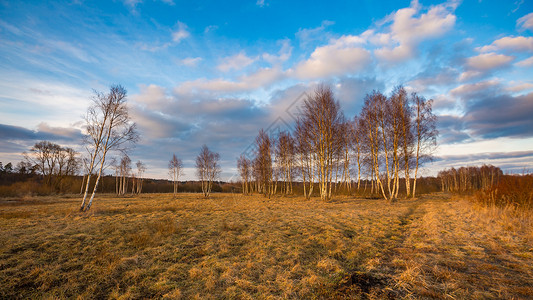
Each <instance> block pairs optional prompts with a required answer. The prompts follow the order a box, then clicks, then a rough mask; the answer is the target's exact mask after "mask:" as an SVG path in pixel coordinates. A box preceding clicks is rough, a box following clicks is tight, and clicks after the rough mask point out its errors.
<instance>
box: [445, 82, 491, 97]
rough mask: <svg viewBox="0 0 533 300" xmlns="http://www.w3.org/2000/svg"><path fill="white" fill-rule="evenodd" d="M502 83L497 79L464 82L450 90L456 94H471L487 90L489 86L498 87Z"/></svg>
mask: <svg viewBox="0 0 533 300" xmlns="http://www.w3.org/2000/svg"><path fill="white" fill-rule="evenodd" d="M499 84H500V82H499V81H497V80H488V81H481V82H476V83H472V84H463V85H460V86H458V87H456V88H454V89H453V90H451V91H450V94H451V95H454V96H465V95H471V94H474V93H477V92H480V91H485V90H487V89H489V88H493V87H497V86H498V85H499Z"/></svg>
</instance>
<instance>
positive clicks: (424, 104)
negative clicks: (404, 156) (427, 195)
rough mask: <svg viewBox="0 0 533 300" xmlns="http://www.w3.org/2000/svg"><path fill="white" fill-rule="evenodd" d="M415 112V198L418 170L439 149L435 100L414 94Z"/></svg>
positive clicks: (412, 97)
mask: <svg viewBox="0 0 533 300" xmlns="http://www.w3.org/2000/svg"><path fill="white" fill-rule="evenodd" d="M411 99H412V100H411V101H412V102H413V106H414V112H415V120H414V126H415V131H414V132H415V138H416V163H415V174H414V182H413V198H414V197H415V195H416V179H417V175H418V168H419V166H420V165H421V164H423V163H424V162H425V161H427V160H429V159H431V155H432V153H433V152H434V151H435V148H436V147H437V135H438V131H437V129H436V127H437V126H436V123H437V117H436V116H435V115H434V114H433V100H426V99H425V98H424V97H421V96H418V95H417V94H416V93H413V94H412V96H411Z"/></svg>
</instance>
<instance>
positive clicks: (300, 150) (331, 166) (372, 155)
mask: <svg viewBox="0 0 533 300" xmlns="http://www.w3.org/2000/svg"><path fill="white" fill-rule="evenodd" d="M432 103H433V102H432V100H426V99H425V98H424V97H421V96H419V95H418V94H416V93H411V94H408V93H407V92H406V90H405V89H404V88H403V87H401V86H399V87H397V88H395V90H394V91H393V93H392V94H391V95H390V96H389V97H387V96H385V95H384V94H382V93H381V92H379V91H374V92H372V93H371V94H368V95H366V97H365V100H364V105H363V108H362V111H361V113H360V114H359V115H356V116H353V117H351V118H346V117H345V115H344V113H343V111H342V110H341V107H340V104H339V102H338V101H337V100H335V97H334V94H333V92H332V90H331V88H330V87H328V86H325V85H321V86H319V87H318V88H317V89H316V90H315V91H314V93H313V94H312V95H310V96H308V97H307V98H306V99H305V100H304V103H303V105H302V107H301V111H300V114H299V115H298V117H297V120H296V129H295V130H294V131H293V132H288V131H284V132H265V131H264V130H262V129H261V130H260V131H259V135H258V136H257V138H256V141H255V151H254V153H253V155H252V157H248V156H246V155H244V154H243V155H241V157H239V159H238V161H237V168H238V170H239V173H240V176H241V181H242V190H243V193H245V194H248V193H253V192H257V193H261V194H263V195H265V196H266V197H270V196H271V195H273V194H275V193H277V192H278V188H279V192H281V193H282V194H292V193H294V189H293V185H294V182H295V181H299V182H301V183H302V191H301V192H302V193H303V195H304V196H305V197H306V198H309V197H311V196H312V195H313V193H314V192H315V189H318V194H319V195H320V197H321V198H322V199H324V200H327V199H330V198H331V196H332V194H336V193H340V192H342V193H349V194H351V193H353V192H360V190H361V188H362V185H361V183H362V181H363V180H365V183H368V184H369V185H370V187H369V189H370V194H379V195H381V196H382V197H383V198H385V199H387V200H389V201H393V200H394V199H396V198H398V195H399V194H400V192H403V195H404V196H405V197H409V196H412V197H414V196H415V195H416V187H417V178H418V169H419V167H420V166H421V165H422V164H423V163H424V162H426V161H427V160H428V159H430V158H431V154H432V151H433V150H434V149H435V147H436V138H437V134H438V133H437V130H436V117H435V115H434V114H433V112H432ZM365 187H366V185H365Z"/></svg>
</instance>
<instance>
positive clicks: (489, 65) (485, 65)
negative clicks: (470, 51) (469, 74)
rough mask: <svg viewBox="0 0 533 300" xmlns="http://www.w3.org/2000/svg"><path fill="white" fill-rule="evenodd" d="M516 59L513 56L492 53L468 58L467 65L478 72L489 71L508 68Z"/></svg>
mask: <svg viewBox="0 0 533 300" xmlns="http://www.w3.org/2000/svg"><path fill="white" fill-rule="evenodd" d="M514 59H515V58H514V57H513V56H507V55H504V54H496V53H493V52H491V53H484V54H480V55H477V56H473V57H470V58H468V59H467V65H468V67H470V68H472V69H475V70H478V71H489V70H492V69H496V68H502V67H505V66H508V65H509V64H510V63H511V62H512V61H513V60H514Z"/></svg>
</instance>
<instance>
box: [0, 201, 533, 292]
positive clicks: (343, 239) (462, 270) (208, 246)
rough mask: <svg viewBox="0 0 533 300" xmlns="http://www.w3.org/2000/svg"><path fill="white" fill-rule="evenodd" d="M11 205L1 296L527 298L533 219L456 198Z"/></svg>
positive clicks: (531, 282) (6, 205) (1, 216)
mask: <svg viewBox="0 0 533 300" xmlns="http://www.w3.org/2000/svg"><path fill="white" fill-rule="evenodd" d="M78 210H79V197H67V196H65V197H60V196H55V197H35V198H31V197H28V198H24V199H11V200H9V199H4V200H0V226H1V228H2V231H1V233H0V298H71V297H76V296H81V298H159V297H168V298H180V297H182V298H202V299H206V298H207V299H209V298H243V299H247V298H248V299H254V298H269V297H274V298H315V297H316V298H361V297H363V298H365V297H367V298H385V297H389V298H410V297H413V298H420V297H435V298H528V297H532V296H533V288H532V286H533V270H532V266H533V254H532V251H533V232H532V228H533V223H532V221H531V220H532V218H531V217H530V216H529V215H528V214H527V213H525V212H522V213H521V214H513V213H510V212H506V211H505V210H502V209H496V208H491V209H487V208H478V207H475V206H474V204H471V202H468V201H465V200H461V199H450V197H449V196H448V195H447V194H434V195H427V196H423V197H422V198H420V199H418V200H409V201H406V200H402V201H400V202H397V203H392V204H388V203H387V202H385V201H384V200H370V199H364V200H363V199H352V198H343V197H337V198H334V199H333V200H332V201H329V202H323V201H320V200H318V199H311V200H304V199H303V197H293V198H291V197H284V198H278V197H273V198H272V199H270V200H268V199H266V198H263V197H259V196H241V195H232V194H214V195H212V198H210V199H204V198H203V197H202V196H201V195H199V194H179V195H178V197H177V199H174V198H173V197H172V195H170V194H159V195H141V196H135V197H121V198H116V197H114V196H113V197H112V196H101V197H99V198H97V200H96V203H95V206H94V207H93V210H92V211H90V212H89V213H79V212H78Z"/></svg>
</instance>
